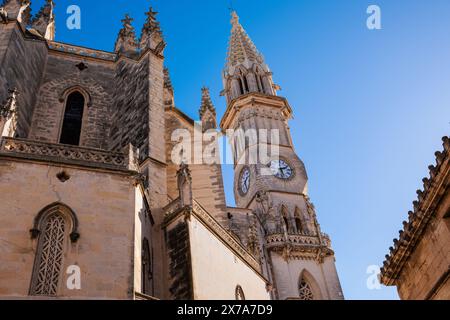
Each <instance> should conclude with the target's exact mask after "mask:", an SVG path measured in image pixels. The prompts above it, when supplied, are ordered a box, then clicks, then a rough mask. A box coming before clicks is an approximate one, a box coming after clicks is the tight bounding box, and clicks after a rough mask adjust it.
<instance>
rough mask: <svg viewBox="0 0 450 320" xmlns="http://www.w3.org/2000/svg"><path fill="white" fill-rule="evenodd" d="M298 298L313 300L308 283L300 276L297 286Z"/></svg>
mask: <svg viewBox="0 0 450 320" xmlns="http://www.w3.org/2000/svg"><path fill="white" fill-rule="evenodd" d="M298 291H299V297H300V300H314V294H313V291H312V289H311V286H310V285H309V283H308V282H307V281H306V280H305V279H304V278H302V279H301V280H300V283H299V287H298Z"/></svg>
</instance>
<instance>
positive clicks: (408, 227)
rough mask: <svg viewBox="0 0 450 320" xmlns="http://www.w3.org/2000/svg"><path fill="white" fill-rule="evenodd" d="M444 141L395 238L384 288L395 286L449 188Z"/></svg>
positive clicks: (449, 150)
mask: <svg viewBox="0 0 450 320" xmlns="http://www.w3.org/2000/svg"><path fill="white" fill-rule="evenodd" d="M442 141H443V147H444V150H443V151H442V152H440V151H438V152H436V154H435V155H436V165H432V166H429V169H430V176H429V178H424V179H423V180H422V181H423V185H424V188H423V190H417V195H418V199H417V200H416V201H414V202H413V206H414V210H413V211H410V212H409V219H408V221H404V222H403V230H400V231H399V234H400V236H399V239H394V246H393V247H390V248H389V251H390V253H389V254H388V255H386V260H385V261H384V263H383V267H382V268H381V282H382V283H383V284H385V285H388V286H391V285H395V284H396V281H397V280H398V279H399V276H400V274H401V272H402V270H403V268H404V266H405V263H406V262H407V261H408V259H409V258H410V256H411V255H412V254H413V252H414V249H415V247H416V246H417V244H418V243H419V242H420V240H421V239H422V236H423V233H424V232H425V229H426V227H427V226H428V223H429V222H430V220H431V219H432V218H433V217H434V215H435V213H436V208H437V206H438V205H439V202H440V200H441V199H442V197H443V195H444V193H445V190H446V189H447V188H448V184H449V180H450V138H449V137H444V138H442Z"/></svg>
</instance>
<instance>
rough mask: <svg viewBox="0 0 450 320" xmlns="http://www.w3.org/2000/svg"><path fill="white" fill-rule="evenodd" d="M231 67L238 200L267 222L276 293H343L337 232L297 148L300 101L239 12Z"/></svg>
mask: <svg viewBox="0 0 450 320" xmlns="http://www.w3.org/2000/svg"><path fill="white" fill-rule="evenodd" d="M231 24H232V29H231V37H230V42H229V49H228V55H227V63H226V66H225V70H224V72H223V84H224V90H223V92H222V95H224V96H225V97H226V99H227V110H226V112H225V114H224V117H223V118H222V121H221V128H222V130H223V131H226V132H227V135H228V138H229V140H230V143H231V148H232V151H233V159H234V171H235V175H234V194H235V199H236V204H237V206H238V207H241V208H246V209H251V210H253V212H254V213H255V215H256V216H257V218H258V221H259V222H260V238H261V239H260V243H261V251H262V252H263V256H264V257H263V258H262V259H261V264H262V267H263V270H265V273H266V276H267V277H268V279H269V280H270V281H271V283H272V287H273V290H272V297H273V298H274V299H281V300H284V299H304V300H310V299H325V300H326V299H343V293H342V289H341V286H340V282H339V278H338V275H337V271H336V268H335V258H334V252H333V250H332V249H331V242H330V239H329V237H328V236H327V235H326V234H324V233H322V231H321V229H320V225H319V223H318V220H317V217H316V212H315V208H314V206H313V204H312V203H311V201H310V199H309V197H308V187H307V182H308V176H307V173H306V169H305V166H304V164H303V162H302V161H301V159H300V158H299V157H298V155H297V154H296V152H295V150H294V146H293V143H292V138H291V134H290V130H289V125H288V121H289V120H290V119H291V118H292V114H293V111H292V108H291V106H290V105H289V102H288V101H287V99H286V98H284V97H280V96H278V95H277V91H279V90H280V87H279V86H278V85H276V84H275V83H274V82H273V76H272V72H271V71H270V69H269V67H268V65H267V64H266V63H265V61H264V58H263V56H262V55H261V53H260V52H259V51H258V50H257V48H256V46H255V45H254V43H253V42H252V40H251V39H250V37H249V36H248V34H247V33H246V31H245V30H244V28H243V27H242V25H241V24H240V22H239V17H238V15H237V14H236V12H233V13H232V20H231Z"/></svg>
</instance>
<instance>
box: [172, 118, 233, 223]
mask: <svg viewBox="0 0 450 320" xmlns="http://www.w3.org/2000/svg"><path fill="white" fill-rule="evenodd" d="M177 129H186V130H188V131H189V132H190V137H191V142H192V148H191V151H192V157H193V155H194V152H195V150H194V123H193V122H192V123H189V122H188V121H186V120H185V119H183V118H182V117H181V116H180V115H179V114H178V113H177V112H175V111H174V110H168V111H167V112H166V131H165V132H166V133H165V139H166V156H167V164H168V167H167V188H168V189H167V190H168V195H169V196H170V197H171V198H172V199H176V198H177V197H178V188H177V179H176V172H177V170H178V167H179V166H178V165H176V164H174V163H173V162H172V161H171V160H172V159H171V154H172V150H174V148H175V145H176V144H177V142H172V141H171V138H172V132H174V130H177ZM175 150H176V149H175ZM191 162H192V163H194V158H192V159H191ZM189 169H190V170H191V175H192V192H193V196H194V198H195V199H196V200H197V201H198V202H199V203H200V204H201V205H202V206H203V207H204V208H205V209H206V210H207V211H208V212H209V213H210V214H211V215H212V216H213V217H215V218H216V219H217V220H218V221H219V222H220V223H221V224H222V225H226V223H227V218H226V200H225V193H224V187H223V177H222V168H221V166H220V165H214V164H212V165H208V164H192V165H189Z"/></svg>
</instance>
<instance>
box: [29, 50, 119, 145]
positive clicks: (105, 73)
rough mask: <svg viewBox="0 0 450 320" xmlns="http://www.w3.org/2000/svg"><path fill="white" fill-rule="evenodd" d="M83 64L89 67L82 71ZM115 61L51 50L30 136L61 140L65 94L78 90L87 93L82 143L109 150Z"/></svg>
mask: <svg viewBox="0 0 450 320" xmlns="http://www.w3.org/2000/svg"><path fill="white" fill-rule="evenodd" d="M79 63H84V64H85V65H86V66H87V69H84V70H82V71H81V70H79V69H78V68H77V65H78V64H79ZM113 79H114V69H113V64H112V63H111V62H109V61H102V60H99V59H97V60H94V59H91V60H89V61H86V60H85V59H83V58H82V57H79V56H75V55H67V54H60V53H57V52H51V53H50V54H49V56H48V59H47V63H46V68H45V73H44V78H43V79H42V85H41V86H40V89H39V94H38V100H37V104H36V107H35V112H34V116H33V122H32V128H31V133H30V136H29V138H30V139H33V140H42V141H47V142H52V143H58V142H59V138H60V134H61V128H62V122H63V119H64V111H65V107H66V101H65V99H66V97H67V95H68V94H69V93H70V92H71V91H73V90H78V91H79V92H80V93H81V94H83V95H84V96H85V100H86V101H85V103H86V106H85V109H84V112H83V124H82V128H81V137H80V145H81V146H85V147H91V148H100V149H108V138H109V133H110V130H111V127H110V126H111V125H110V123H111V116H110V115H111V114H112V110H113V105H112V101H113V100H112V97H113V89H114V88H113V86H111V83H112V81H113Z"/></svg>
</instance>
